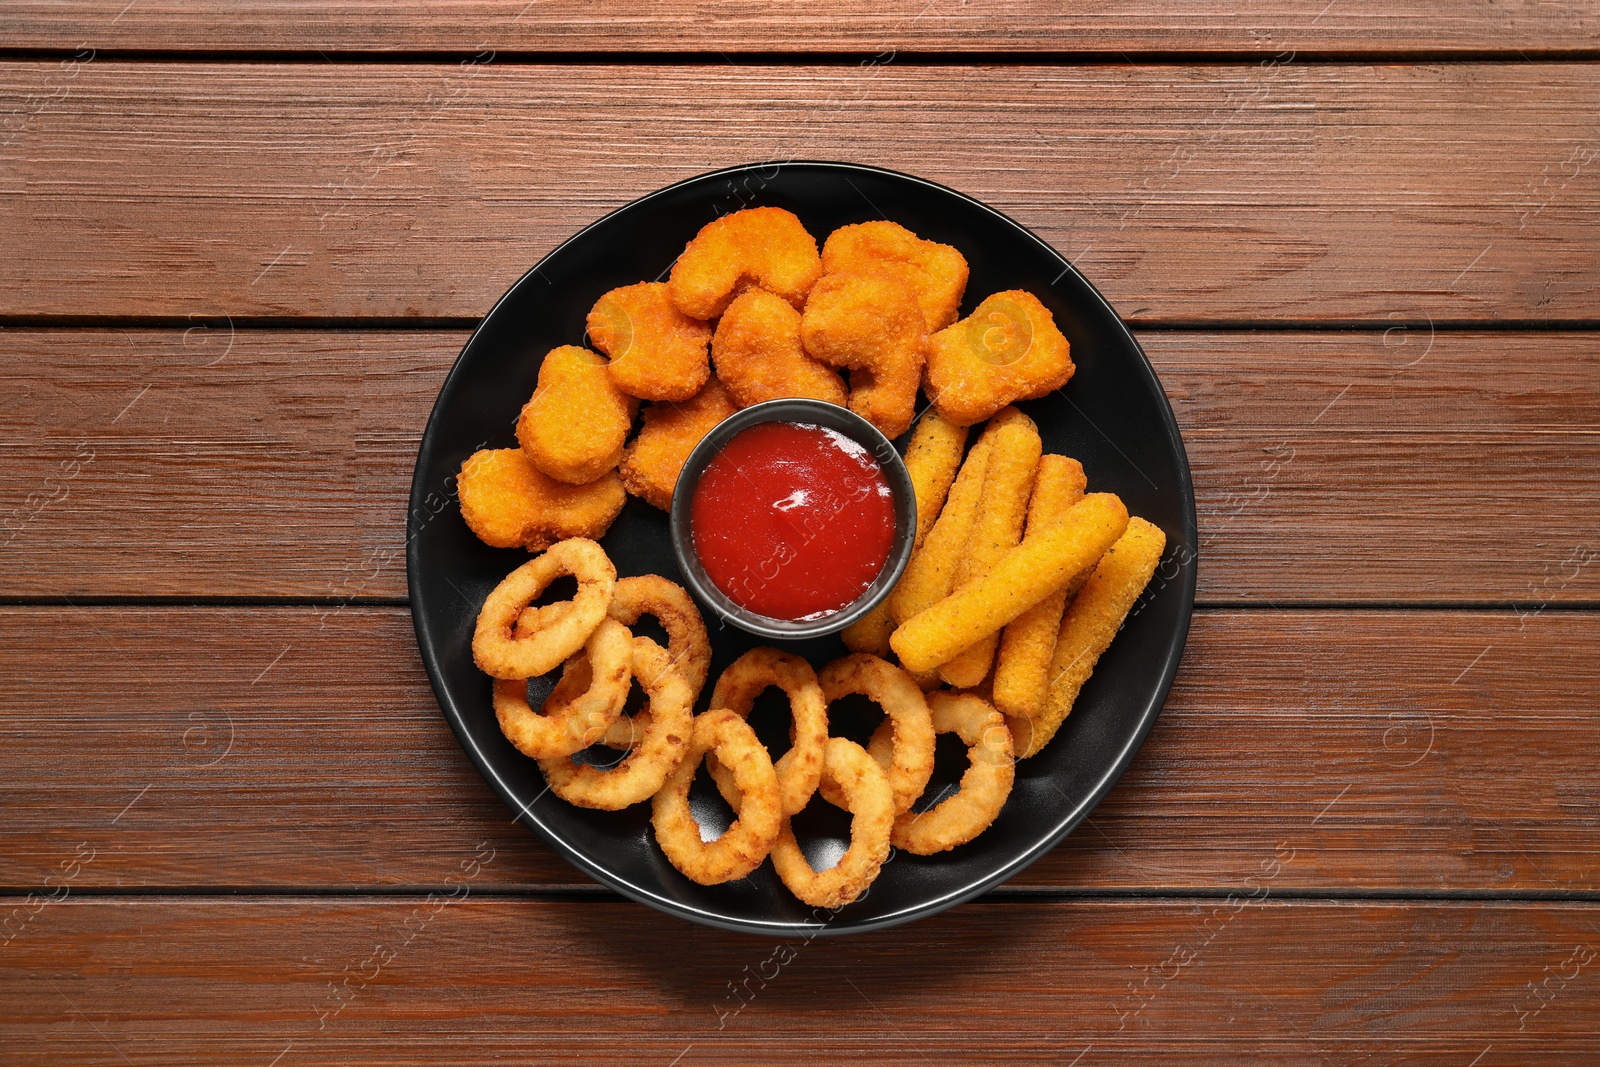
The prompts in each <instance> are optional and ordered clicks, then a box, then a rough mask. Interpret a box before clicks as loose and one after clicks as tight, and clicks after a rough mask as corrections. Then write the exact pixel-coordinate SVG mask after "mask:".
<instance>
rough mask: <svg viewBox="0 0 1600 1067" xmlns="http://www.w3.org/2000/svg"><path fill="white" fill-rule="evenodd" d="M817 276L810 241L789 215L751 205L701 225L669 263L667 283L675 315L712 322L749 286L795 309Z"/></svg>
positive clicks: (819, 260)
mask: <svg viewBox="0 0 1600 1067" xmlns="http://www.w3.org/2000/svg"><path fill="white" fill-rule="evenodd" d="M821 274H822V258H821V257H820V256H819V255H817V241H816V238H814V237H812V236H811V235H810V234H809V233H807V232H806V228H805V227H804V226H802V225H801V224H800V220H799V219H798V218H797V217H796V216H795V214H794V213H793V212H792V211H785V210H784V209H783V208H781V207H752V208H746V209H745V210H743V211H735V212H734V213H733V214H731V215H724V216H722V217H721V218H719V219H713V220H712V221H711V222H708V223H706V224H705V226H704V227H702V228H701V230H700V232H699V233H698V234H696V235H695V238H694V240H692V241H690V242H689V244H688V246H687V247H686V248H684V250H683V255H681V256H679V257H678V261H677V262H676V263H674V264H673V265H672V274H671V275H670V276H669V277H668V278H667V285H668V286H669V287H670V288H671V291H672V302H673V303H674V304H676V305H678V310H679V311H681V312H683V313H684V314H685V315H688V316H689V317H690V318H695V319H714V318H716V317H717V316H718V315H721V314H722V313H723V312H724V311H725V310H727V307H728V303H729V302H730V301H731V300H732V299H733V298H734V297H735V296H736V295H737V294H738V293H739V292H740V291H742V290H745V289H748V288H751V287H752V286H759V287H760V288H762V289H765V290H766V291H767V292H769V293H774V294H776V295H778V296H780V297H782V298H783V299H784V300H787V301H788V302H789V303H790V304H791V305H793V306H794V307H797V308H798V307H800V306H802V305H803V304H805V302H806V294H807V293H809V292H810V291H811V287H812V286H813V285H815V284H816V281H817V278H818V277H819V276H821Z"/></svg>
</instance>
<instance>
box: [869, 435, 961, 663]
mask: <svg viewBox="0 0 1600 1067" xmlns="http://www.w3.org/2000/svg"><path fill="white" fill-rule="evenodd" d="M966 444H967V428H966V427H965V426H953V425H951V424H950V423H948V422H946V421H945V420H943V419H941V418H940V417H939V413H938V412H937V411H930V412H928V413H927V414H925V415H923V416H922V418H921V420H920V421H919V422H918V423H917V428H916V429H915V430H914V431H913V432H912V434H911V443H910V444H909V445H908V446H907V447H906V473H907V474H909V475H910V476H911V488H912V490H913V493H914V495H915V496H916V498H917V533H916V537H915V539H914V540H913V542H912V551H913V552H915V551H917V550H918V549H920V548H921V547H922V542H923V541H924V540H926V539H927V536H928V531H929V530H931V529H933V524H934V522H935V521H937V520H938V518H939V512H940V511H941V510H942V509H943V508H944V498H945V496H946V494H948V493H949V492H950V483H951V482H954V481H955V480H956V471H957V470H958V469H960V467H961V450H962V449H963V448H965V447H966ZM894 628H895V621H894V616H893V615H891V614H889V598H888V597H884V598H883V599H882V600H880V601H879V602H878V606H877V607H875V608H873V609H872V610H871V611H869V612H867V614H865V615H863V616H862V617H861V618H860V620H858V621H857V622H854V623H851V624H850V625H849V626H846V627H845V628H844V630H843V631H842V632H841V633H840V634H839V636H840V637H842V638H844V643H845V646H846V647H847V648H849V649H850V651H852V652H870V653H872V654H873V655H875V656H887V655H888V654H889V635H890V634H891V633H893V632H894Z"/></svg>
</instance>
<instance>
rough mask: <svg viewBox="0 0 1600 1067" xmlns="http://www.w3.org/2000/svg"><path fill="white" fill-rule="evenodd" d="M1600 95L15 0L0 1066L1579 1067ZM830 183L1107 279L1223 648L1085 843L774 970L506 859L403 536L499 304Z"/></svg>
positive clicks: (1591, 812)
mask: <svg viewBox="0 0 1600 1067" xmlns="http://www.w3.org/2000/svg"><path fill="white" fill-rule="evenodd" d="M1596 59H1600V10H1597V9H1596V7H1595V6H1594V5H1593V4H1591V3H1586V2H1581V0H1496V2H1493V3H1486V2H1476V0H1474V2H1470V3H1461V2H1455V0H1419V2H1417V3H1414V4H1410V5H1405V6H1404V10H1401V8H1400V7H1399V6H1397V5H1394V4H1390V3H1383V2H1381V0H1333V2H1331V3H1330V2H1328V0H1239V2H1238V3H1231V4H1224V3H1220V2H1217V0H1144V2H1135V0H1106V2H1104V3H1100V4H1095V5H1088V6H1085V5H1078V6H1076V7H1074V6H1071V5H1066V6H1063V5H1049V4H1044V3H1041V2H1040V0H998V2H997V3H994V4H988V5H970V4H965V3H964V2H963V3H960V4H958V3H955V2H953V0H933V2H931V3H930V2H928V0H891V2H890V3H888V4H878V5H874V6H871V7H866V6H863V5H859V4H852V5H845V6H841V5H836V4H825V3H822V2H820V0H795V2H794V3H791V4H788V5H779V6H773V5H765V6H763V5H753V4H748V3H734V4H718V5H707V4H688V3H683V2H681V0H644V2H643V3H640V4H635V5H631V6H629V7H627V8H626V9H623V8H621V7H620V6H618V5H616V4H606V5H600V6H596V5H594V4H592V3H580V2H577V0H539V2H538V3H537V4H530V3H528V2H527V0H448V2H445V3H423V2H421V0H396V2H394V3H380V2H379V0H333V2H330V3H314V2H313V0H242V2H240V3H236V4H223V3H222V2H221V0H134V2H132V3H128V2H127V0H14V2H11V3H7V4H5V5H4V6H3V8H0V220H3V223H0V680H3V682H4V684H3V685H0V742H3V743H0V1062H5V1063H18V1064H25V1063H26V1064H32V1063H40V1064H44V1063H48V1064H51V1065H56V1064H62V1063H70V1064H100V1063H104V1064H119V1065H121V1064H141V1065H142V1064H146V1063H149V1064H163V1065H165V1064H189V1063H193V1064H206V1065H210V1064H215V1063H230V1064H232V1063H239V1064H260V1065H264V1067H295V1065H298V1064H323V1063H326V1064H336V1063H337V1064H413V1063H423V1062H427V1063H462V1064H471V1065H473V1067H484V1065H489V1064H502V1063H503V1064H528V1063H561V1064H567V1063H572V1062H575V1061H592V1062H603V1063H613V1062H615V1063H629V1064H632V1063H638V1064H651V1065H658V1067H661V1065H664V1067H692V1065H695V1064H746V1063H763V1064H766V1063H772V1064H804V1065H806V1067H815V1065H816V1064H817V1063H818V1062H840V1063H843V1062H861V1063H875V1064H876V1063H885V1064H899V1063H906V1064H931V1063H940V1064H943V1063H962V1064H967V1063H990V1062H993V1063H1001V1062H1004V1063H1029V1064H1032V1063H1036V1064H1041V1065H1042V1064H1050V1065H1053V1067H1095V1065H1096V1064H1130V1063H1157V1062H1159V1063H1196V1064H1202V1063H1205V1064H1209V1063H1218V1064H1230V1065H1231V1064H1238V1063H1271V1064H1295V1065H1298V1064H1318V1065H1338V1067H1343V1065H1345V1064H1351V1065H1361V1067H1386V1065H1395V1067H1398V1065H1401V1064H1405V1065H1430V1067H1431V1065H1437V1067H1505V1065H1519V1067H1520V1065H1522V1064H1527V1063H1539V1064H1571V1065H1574V1067H1577V1065H1584V1067H1588V1065H1591V1064H1593V1063H1594V1062H1596V1054H1597V1052H1596V1050H1597V1049H1600V980H1597V977H1596V970H1597V968H1600V839H1597V838H1596V835H1595V828H1596V826H1600V769H1597V765H1596V761H1595V759H1594V752H1595V751H1596V749H1597V747H1600V733H1597V732H1600V721H1597V719H1596V716H1595V714H1594V712H1595V693H1596V692H1597V691H1600V610H1596V607H1597V605H1600V566H1597V564H1600V454H1597V451H1596V450H1597V448H1600V415H1597V412H1600V347H1597V346H1596V344H1595V340H1596V338H1597V336H1600V228H1597V227H1595V225H1594V220H1595V218H1596V217H1600V166H1597V165H1596V161H1597V160H1600V124H1597V122H1596V109H1595V103H1596V101H1597V100H1600V64H1596V63H1595V62H1594V60H1596ZM793 159H842V160H850V161H858V162H863V163H872V164H877V165H882V166H887V167H890V168H894V169H898V170H904V171H907V172H911V173H914V174H917V175H920V176H922V177H925V178H929V179H932V180H934V181H938V182H942V183H944V184H947V185H950V186H952V187H954V188H956V189H959V190H960V191H962V192H965V193H968V194H970V195H972V196H975V197H977V198H979V199H982V200H984V201H985V202H987V203H989V204H991V205H992V206H994V207H995V208H997V209H999V210H1001V211H1003V212H1006V213H1007V214H1009V215H1011V216H1012V217H1014V218H1016V219H1017V220H1018V221H1020V222H1021V223H1023V224H1024V225H1027V226H1029V227H1030V228H1032V229H1033V230H1034V231H1035V232H1037V233H1038V234H1039V235H1040V236H1041V237H1043V238H1044V239H1045V240H1046V241H1048V242H1050V243H1051V244H1052V245H1053V246H1054V247H1056V248H1057V249H1058V250H1059V251H1060V252H1061V253H1062V254H1063V255H1065V256H1067V257H1069V258H1070V259H1071V260H1072V261H1073V262H1074V263H1075V264H1076V265H1077V266H1078V267H1079V268H1080V269H1081V270H1082V271H1083V272H1084V273H1085V275H1086V276H1087V277H1089V278H1090V279H1091V280H1092V281H1093V282H1094V283H1095V284H1096V285H1097V286H1098V287H1099V288H1100V289H1101V290H1102V291H1103V292H1104V293H1105V294H1106V295H1107V296H1108V298H1109V299H1110V300H1111V301H1112V303H1113V304H1114V306H1115V307H1116V308H1117V310H1118V312H1119V313H1120V314H1121V315H1123V316H1124V317H1125V318H1126V319H1127V320H1128V321H1129V322H1130V323H1131V324H1133V325H1134V326H1135V327H1136V328H1137V330H1138V333H1139V338H1140V341H1141V343H1142V344H1143V345H1144V346H1145V348H1146V350H1147V351H1148V353H1149V354H1150V357H1151V360H1152V362H1153V364H1154V365H1155V368H1156V370H1157V372H1158V374H1159V375H1160V378H1161V382H1162V385H1163V386H1164V388H1165V389H1166V391H1167V394H1168V396H1169V398H1170V399H1171V401H1172V404H1173V408H1174V410H1175V411H1176V413H1177V417H1178V420H1179V423H1180V426H1181V427H1182V431H1183V435H1184V440H1185V444H1186V447H1187V449H1188V453H1189V456H1190V460H1191V464H1192V466H1193V473H1194V478H1195V485H1196V493H1197V498H1198V507H1199V529H1200V562H1199V572H1198V582H1199V595H1200V599H1201V602H1202V605H1203V607H1202V608H1201V610H1199V611H1198V612H1197V613H1196V615H1195V618H1194V620H1193V628H1192V631H1191V635H1190V639H1189V645H1188V647H1187V650H1186V653H1185V659H1184V664H1183V667H1182V668H1181V670H1180V672H1179V674H1178V678H1177V681H1176V683H1175V686H1174V688H1173V690H1172V694H1171V697H1170V699H1169V701H1168V703H1167V706H1166V708H1165V710H1164V712H1163V714H1162V716H1161V718H1160V721H1159V722H1158V723H1157V725H1156V727H1155V729H1154V731H1153V732H1152V734H1151V735H1150V738H1149V740H1148V741H1147V743H1146V744H1145V746H1144V748H1143V749H1142V750H1141V752H1140V753H1139V756H1138V758H1137V760H1136V761H1135V762H1134V764H1133V765H1132V767H1131V768H1130V769H1129V771H1128V773H1127V774H1126V775H1125V776H1124V778H1123V779H1122V781H1121V782H1120V783H1119V784H1118V785H1117V786H1116V787H1115V788H1114V789H1113V790H1112V791H1111V793H1110V795H1109V796H1108V797H1107V799H1106V800H1105V802H1104V803H1103V804H1102V805H1101V806H1100V807H1099V808H1097V809H1096V811H1095V812H1094V813H1093V815H1092V816H1091V817H1090V818H1089V819H1087V820H1086V821H1085V822H1084V823H1083V824H1082V825H1081V826H1080V827H1079V828H1078V829H1077V830H1076V832H1074V833H1073V834H1072V835H1071V836H1069V837H1068V838H1067V839H1066V840H1065V841H1064V842H1063V843H1062V844H1061V845H1060V846H1059V847H1057V848H1056V849H1054V850H1053V851H1052V852H1050V853H1049V854H1048V855H1047V856H1045V857H1044V858H1043V859H1041V860H1040V861H1039V862H1038V863H1037V864H1035V865H1034V866H1033V867H1031V868H1030V869H1029V870H1027V871H1026V872H1024V873H1022V874H1020V875H1019V876H1018V877H1017V878H1015V879H1014V880H1013V881H1012V882H1011V883H1009V884H1008V885H1006V886H1004V887H1002V888H1000V889H999V890H997V891H995V892H994V893H992V894H990V895H989V896H987V897H985V898H984V899H982V900H979V901H976V902H973V903H969V904H966V905H963V906H961V907H959V908H956V909H953V910H951V911H949V912H946V913H943V914H941V915H939V916H936V917H934V918H932V919H928V920H924V921H921V922H918V923H916V924H914V925H912V926H908V927H904V928H900V929H894V930H888V931H880V932H876V933H872V934H867V935H859V936H854V937H851V938H848V939H841V940H833V939H831V938H817V939H814V940H810V941H806V940H801V939H791V940H790V941H789V942H788V943H775V942H771V941H766V940H761V939H755V938H750V937H746V936H740V935H729V934H722V933H718V932H716V931H710V930H707V929H705V928H701V927H694V926H691V925H689V924H687V923H685V922H683V921H680V920H676V919H669V918H667V917H665V916H663V915H660V914H658V913H656V912H653V911H651V910H649V909H646V908H644V907H642V906H638V905H634V904H631V903H626V902H623V901H621V900H619V899H618V898H617V897H616V896H614V895H613V894H611V893H609V892H608V891H606V890H604V889H602V888H600V887H598V886H596V885H594V884H593V883H590V882H588V881H587V880H586V879H585V878H584V877H583V876H582V875H580V874H578V873H577V872H576V871H574V870H573V869H572V868H570V867H568V866H567V865H566V864H565V863H564V862H562V861H561V860H559V859H558V858H557V857H556V856H555V854H554V853H553V852H551V851H550V850H548V849H547V848H545V847H544V846H543V845H542V844H540V843H539V842H538V840H537V839H536V838H535V837H534V836H533V835H532V834H530V833H529V832H528V831H526V830H525V829H523V828H522V827H521V826H519V825H516V824H514V823H513V822H512V821H511V813H510V812H509V810H508V809H506V808H505V806H504V805H503V804H501V802H500V801H499V800H498V798H497V797H496V796H495V795H494V794H493V793H492V792H491V790H490V789H489V788H488V786H487V785H485V784H484V783H483V781H482V780H481V779H480V778H479V776H478V775H477V773H476V771H475V769H474V768H473V766H472V765H471V763H470V761H469V760H468V758H467V757H466V755H465V754H464V753H463V752H462V750H461V748H460V747H459V746H458V745H457V743H456V742H455V739H454V737H453V735H452V734H451V732H450V730H449V728H448V726H447V725H446V723H445V721H444V718H443V716H442V715H441V714H440V712H439V710H438V707H437V704H436V702H435V700H434V697H433V695H432V693H431V691H430V689H429V686H428V683H427V679H426V676H425V674H424V672H423V671H422V668H421V665H420V662H419V658H418V655H417V652H416V649H415V643H414V639H413V635H412V629H411V620H410V617H409V614H408V611H407V609H406V607H405V603H404V599H405V583H404V559H403V536H404V527H403V515H404V509H405V495H406V491H407V487H408V482H409V478H410V472H411V466H412V462H413V459H414V456H415V452H416V447H417V442H418V440H419V437H420V434H421V432H422V429H423V426H424V423H425V421H426V418H427V414H428V411H429V410H430V406H431V404H432V401H433V399H434V396H435V394H436V392H437V390H438V387H439V385H440V383H441V381H442V380H443V376H444V374H445V373H446V371H447V370H448V368H449V366H450V364H451V362H452V360H453V359H454V357H455V354H456V353H457V352H458V351H459V350H460V348H461V345H462V343H463V342H464V340H465V338H466V336H467V333H468V331H469V330H470V329H471V327H472V326H473V325H474V324H475V323H476V322H477V321H478V318H479V317H480V316H481V315H482V314H484V312H485V311H486V309H487V308H489V307H490V306H491V304H492V303H493V301H494V300H495V299H496V298H497V297H498V296H499V295H500V294H501V293H502V292H503V291H504V290H505V289H506V288H507V287H508V286H509V285H510V284H511V283H512V282H513V281H514V280H515V279H516V278H517V277H518V276H519V275H521V274H522V273H523V272H524V271H525V270H527V269H528V267H529V266H531V265H532V264H533V263H535V262H536V261H537V260H538V259H539V258H540V257H541V256H543V255H544V254H545V253H546V252H548V251H550V250H551V249H552V248H554V247H555V246H556V245H557V244H559V243H560V242H561V241H563V240H564V239H565V238H566V237H568V236H569V235H570V234H572V233H573V232H575V231H576V230H577V229H579V228H581V227H582V226H583V225H584V224H585V223H587V222H589V221H591V220H593V219H595V218H598V217H600V216H601V215H603V214H605V213H606V212H608V211H610V210H612V209H614V208H616V207H618V206H621V205H622V204H625V203H627V202H628V201H630V200H632V199H634V198H636V197H638V196H640V195H642V194H644V193H647V192H649V191H651V190H654V189H656V188H659V187H661V186H663V185H666V184H669V183H671V182H673V181H677V180H680V179H683V178H686V177H690V176H692V175H695V174H698V173H701V172H704V171H707V170H711V169H713V168H717V167H721V166H727V165H732V164H737V163H745V162H753V161H765V160H779V161H781V160H793ZM868 214H870V212H867V213H864V216H863V217H867V215H868ZM574 340H576V339H574ZM1089 414H1090V416H1091V418H1092V415H1093V413H1089ZM502 429H505V430H509V428H508V427H506V428H502ZM509 441H510V437H509V434H506V435H505V437H504V438H503V441H502V443H509ZM1097 474H1099V475H1100V476H1102V477H1105V478H1107V479H1112V480H1114V479H1115V477H1117V476H1119V472H1095V471H1091V472H1090V476H1091V479H1093V478H1094V477H1096V475H1097ZM1120 475H1121V476H1128V477H1132V476H1133V475H1130V474H1128V472H1120Z"/></svg>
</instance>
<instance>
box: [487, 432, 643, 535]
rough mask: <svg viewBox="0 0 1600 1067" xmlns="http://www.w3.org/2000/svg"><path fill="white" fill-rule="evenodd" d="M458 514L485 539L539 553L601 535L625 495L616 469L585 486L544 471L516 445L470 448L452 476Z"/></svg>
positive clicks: (608, 525)
mask: <svg viewBox="0 0 1600 1067" xmlns="http://www.w3.org/2000/svg"><path fill="white" fill-rule="evenodd" d="M456 492H457V494H458V495H459V497H460V500H461V517H462V518H464V519H466V520H467V526H468V527H470V528H471V530H472V532H473V533H475V534H477V535H478V536H479V537H480V538H481V539H482V540H483V541H484V543H485V544H490V545H493V546H494V547H496V548H516V547H517V546H518V545H521V546H522V547H523V548H526V549H527V550H528V551H530V552H543V551H544V550H545V549H547V548H549V547H550V546H551V545H553V544H555V543H556V542H557V541H564V540H566V539H567V538H569V537H587V538H590V539H591V540H599V539H600V538H601V537H603V536H605V532H606V530H608V529H610V528H611V523H612V522H613V521H615V520H616V517H617V515H618V514H619V513H620V512H621V511H622V505H623V503H624V502H625V501H626V500H627V494H626V493H624V492H623V489H622V479H620V478H618V477H617V475H616V472H614V471H607V472H606V473H605V474H603V475H601V476H600V477H599V478H597V479H596V480H594V481H592V482H590V483H588V484H587V485H568V484H567V483H566V482H558V481H556V480H555V479H554V478H551V477H549V476H548V475H546V474H544V473H542V472H541V471H540V470H539V469H538V468H536V467H535V466H534V465H533V464H531V463H529V462H528V457H527V456H526V455H525V454H524V453H523V451H522V449H520V448H494V449H485V450H484V451H482V452H474V453H473V454H472V455H471V456H468V457H467V461H466V462H465V463H463V464H462V465H461V475H460V477H459V478H457V479H456Z"/></svg>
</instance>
